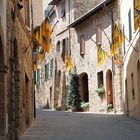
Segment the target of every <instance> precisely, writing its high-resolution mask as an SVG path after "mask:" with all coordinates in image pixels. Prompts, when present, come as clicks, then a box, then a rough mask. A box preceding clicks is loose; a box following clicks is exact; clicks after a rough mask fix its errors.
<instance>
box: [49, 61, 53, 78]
mask: <svg viewBox="0 0 140 140" xmlns="http://www.w3.org/2000/svg"><path fill="white" fill-rule="evenodd" d="M52 76H53V59H51V62H50V77H52Z"/></svg>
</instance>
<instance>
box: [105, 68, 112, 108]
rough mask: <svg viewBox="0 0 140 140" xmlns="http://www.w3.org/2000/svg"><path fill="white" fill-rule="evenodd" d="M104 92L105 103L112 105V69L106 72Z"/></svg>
mask: <svg viewBox="0 0 140 140" xmlns="http://www.w3.org/2000/svg"><path fill="white" fill-rule="evenodd" d="M106 94H107V105H110V104H111V105H112V107H113V86H112V71H111V70H110V69H109V70H107V72H106Z"/></svg>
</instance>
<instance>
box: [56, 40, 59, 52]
mask: <svg viewBox="0 0 140 140" xmlns="http://www.w3.org/2000/svg"><path fill="white" fill-rule="evenodd" d="M56 51H57V52H60V41H58V42H57V44H56Z"/></svg>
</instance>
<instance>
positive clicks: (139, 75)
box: [120, 0, 140, 120]
mask: <svg viewBox="0 0 140 140" xmlns="http://www.w3.org/2000/svg"><path fill="white" fill-rule="evenodd" d="M125 5H127V7H126V6H125ZM120 11H121V21H122V26H123V30H124V32H125V35H126V37H127V38H128V40H129V42H128V41H127V40H126V41H125V43H124V44H123V61H124V79H123V81H124V83H123V84H124V89H123V90H124V96H123V98H124V101H125V113H126V115H128V116H130V117H132V118H134V119H137V120H140V88H139V87H140V86H139V85H140V35H139V28H138V29H137V30H136V31H135V29H134V1H133V0H130V1H125V0H123V1H122V3H121V4H120ZM124 11H125V12H124ZM126 21H129V22H126Z"/></svg>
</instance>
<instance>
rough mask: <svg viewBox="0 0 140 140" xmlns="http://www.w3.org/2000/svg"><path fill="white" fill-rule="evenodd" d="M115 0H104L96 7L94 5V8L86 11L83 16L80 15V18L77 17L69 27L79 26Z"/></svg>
mask: <svg viewBox="0 0 140 140" xmlns="http://www.w3.org/2000/svg"><path fill="white" fill-rule="evenodd" d="M113 1H114V0H105V1H103V2H102V3H100V4H99V5H97V6H96V7H94V8H93V9H91V10H90V11H88V12H87V13H85V14H84V15H82V16H81V17H79V18H78V19H76V20H75V21H74V22H72V23H71V24H70V25H69V26H68V27H76V26H78V25H79V24H81V23H83V22H84V21H85V20H86V19H88V18H90V17H91V16H92V15H94V14H96V13H97V12H98V11H99V10H101V8H103V7H104V6H105V5H108V4H110V3H111V2H113Z"/></svg>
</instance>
